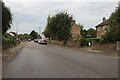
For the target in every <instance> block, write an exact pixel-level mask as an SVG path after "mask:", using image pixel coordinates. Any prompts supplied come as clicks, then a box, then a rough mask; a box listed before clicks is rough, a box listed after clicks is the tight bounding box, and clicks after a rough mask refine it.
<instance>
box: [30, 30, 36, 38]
mask: <svg viewBox="0 0 120 80" xmlns="http://www.w3.org/2000/svg"><path fill="white" fill-rule="evenodd" d="M30 36H31V38H32V39H36V38H37V37H38V33H37V32H35V30H32V31H31V33H30Z"/></svg>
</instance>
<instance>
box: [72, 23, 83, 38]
mask: <svg viewBox="0 0 120 80" xmlns="http://www.w3.org/2000/svg"><path fill="white" fill-rule="evenodd" d="M71 34H72V37H73V39H78V38H80V37H81V34H80V27H79V26H78V25H77V24H76V23H73V26H72V28H71Z"/></svg>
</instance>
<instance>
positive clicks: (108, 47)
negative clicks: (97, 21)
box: [91, 43, 117, 51]
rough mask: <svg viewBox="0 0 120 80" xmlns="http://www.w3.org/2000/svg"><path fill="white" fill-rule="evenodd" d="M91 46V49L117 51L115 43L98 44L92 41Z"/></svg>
mask: <svg viewBox="0 0 120 80" xmlns="http://www.w3.org/2000/svg"><path fill="white" fill-rule="evenodd" d="M91 48H92V49H93V50H104V51H117V45H116V44H115V43H110V44H98V43H94V44H93V45H92V46H91Z"/></svg>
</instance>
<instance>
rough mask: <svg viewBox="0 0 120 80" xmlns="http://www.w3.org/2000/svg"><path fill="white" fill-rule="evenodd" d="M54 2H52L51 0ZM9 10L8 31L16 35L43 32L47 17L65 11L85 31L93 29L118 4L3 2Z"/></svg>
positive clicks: (107, 16)
mask: <svg viewBox="0 0 120 80" xmlns="http://www.w3.org/2000/svg"><path fill="white" fill-rule="evenodd" d="M53 1H54V0H53ZM4 2H5V4H6V5H7V6H8V7H9V8H10V9H11V12H12V15H13V24H12V28H11V29H10V31H16V30H17V26H18V33H30V32H31V31H32V30H36V31H37V32H39V27H41V32H42V31H44V29H45V25H46V22H47V17H48V15H54V14H55V13H56V12H59V11H67V12H68V13H69V14H70V15H73V18H74V19H75V20H76V22H77V23H81V24H83V25H84V27H85V28H86V29H88V28H90V27H92V28H95V26H96V25H97V24H99V23H100V22H102V17H106V18H109V16H110V14H111V13H112V12H113V11H114V10H115V7H116V6H117V4H118V2H117V1H116V2H87V1H86V2H72V1H71V2H70V1H69V2H64V1H61V2H50V1H49V0H45V2H44V1H43V2H41V1H40V0H32V1H31V0H20V1H17V0H4Z"/></svg>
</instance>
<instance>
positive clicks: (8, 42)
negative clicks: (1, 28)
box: [2, 34, 16, 48]
mask: <svg viewBox="0 0 120 80" xmlns="http://www.w3.org/2000/svg"><path fill="white" fill-rule="evenodd" d="M13 45H16V38H15V37H13V36H11V35H9V34H5V35H3V36H2V46H3V48H8V47H11V46H13Z"/></svg>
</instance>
